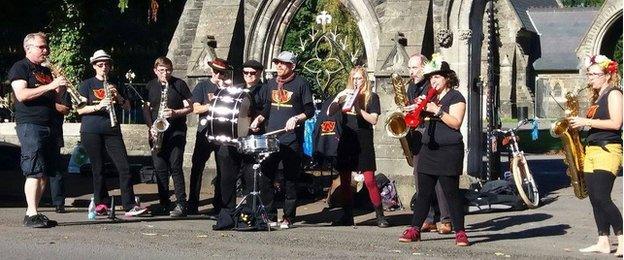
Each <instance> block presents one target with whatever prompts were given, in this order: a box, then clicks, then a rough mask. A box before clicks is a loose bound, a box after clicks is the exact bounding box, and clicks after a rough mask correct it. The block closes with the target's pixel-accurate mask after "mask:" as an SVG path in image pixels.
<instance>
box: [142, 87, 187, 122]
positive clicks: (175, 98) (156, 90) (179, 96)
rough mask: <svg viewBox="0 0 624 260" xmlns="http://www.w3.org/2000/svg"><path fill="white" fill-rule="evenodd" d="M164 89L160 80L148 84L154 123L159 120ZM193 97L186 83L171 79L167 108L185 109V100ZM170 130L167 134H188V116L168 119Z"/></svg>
mask: <svg viewBox="0 0 624 260" xmlns="http://www.w3.org/2000/svg"><path fill="white" fill-rule="evenodd" d="M163 88H164V85H161V84H160V82H159V81H158V79H153V80H151V81H150V82H148V83H147V89H148V91H149V97H148V100H149V102H150V108H151V114H152V122H154V121H155V120H156V118H158V109H159V108H160V96H161V92H162V90H163ZM192 98H193V95H192V94H191V91H190V90H189V88H188V86H187V85H186V82H184V81H183V80H181V79H179V78H176V77H171V78H170V79H169V90H168V91H167V108H170V109H180V108H184V103H183V101H184V100H187V99H192ZM167 120H168V121H169V129H168V130H167V132H171V131H173V132H183V133H184V134H185V133H186V116H182V117H175V118H168V119H167Z"/></svg>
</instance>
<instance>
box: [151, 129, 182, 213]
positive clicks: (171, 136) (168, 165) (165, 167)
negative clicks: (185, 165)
mask: <svg viewBox="0 0 624 260" xmlns="http://www.w3.org/2000/svg"><path fill="white" fill-rule="evenodd" d="M185 145H186V133H184V132H173V133H171V132H165V134H164V136H163V143H162V148H161V149H160V152H158V153H154V152H152V160H153V161H154V171H155V173H156V181H157V184H158V197H159V199H160V204H161V205H163V206H168V204H169V202H170V200H169V176H171V179H173V188H174V191H175V195H176V200H177V203H178V204H180V205H182V206H184V207H186V191H185V185H184V172H183V170H182V162H183V157H184V146H185Z"/></svg>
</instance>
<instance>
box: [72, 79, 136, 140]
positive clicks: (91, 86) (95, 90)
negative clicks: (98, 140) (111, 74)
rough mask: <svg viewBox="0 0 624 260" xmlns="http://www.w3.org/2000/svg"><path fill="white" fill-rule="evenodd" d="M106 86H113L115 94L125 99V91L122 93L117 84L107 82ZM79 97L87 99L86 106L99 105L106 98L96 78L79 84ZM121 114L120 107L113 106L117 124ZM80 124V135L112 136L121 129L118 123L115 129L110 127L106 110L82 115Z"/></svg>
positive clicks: (122, 90)
mask: <svg viewBox="0 0 624 260" xmlns="http://www.w3.org/2000/svg"><path fill="white" fill-rule="evenodd" d="M108 84H111V85H114V86H115V88H117V92H118V93H119V94H120V95H121V96H122V97H123V98H124V99H126V91H124V89H125V88H124V87H123V86H122V85H119V84H114V83H112V82H108ZM79 92H80V95H82V96H83V97H85V98H87V105H96V104H99V103H100V102H101V101H102V99H104V98H105V97H106V92H105V91H104V86H103V81H101V80H99V79H97V78H96V77H92V78H89V79H86V80H85V81H83V82H82V83H80V90H79ZM122 113H123V111H122V109H121V106H120V105H119V104H115V115H116V116H117V122H120V121H121V120H120V117H121V114H122ZM81 122H82V123H81V124H80V132H81V133H91V134H113V133H121V128H120V126H119V123H118V124H117V125H116V126H115V127H111V122H110V115H109V113H108V110H106V109H103V110H101V111H97V112H94V113H89V114H84V115H82V119H81Z"/></svg>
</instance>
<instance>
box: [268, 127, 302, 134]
mask: <svg viewBox="0 0 624 260" xmlns="http://www.w3.org/2000/svg"><path fill="white" fill-rule="evenodd" d="M299 126H300V125H296V126H295V128H297V127H299ZM284 131H287V130H286V128H285V127H284V128H282V129H278V130H275V131H271V132H268V133H265V134H263V135H262V136H269V135H276V134H279V133H281V132H284Z"/></svg>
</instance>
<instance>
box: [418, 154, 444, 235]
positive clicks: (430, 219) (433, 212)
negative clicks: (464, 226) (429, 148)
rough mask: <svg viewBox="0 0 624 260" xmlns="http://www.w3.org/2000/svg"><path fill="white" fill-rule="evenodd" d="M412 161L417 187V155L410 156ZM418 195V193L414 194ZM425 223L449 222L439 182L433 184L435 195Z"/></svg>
mask: <svg viewBox="0 0 624 260" xmlns="http://www.w3.org/2000/svg"><path fill="white" fill-rule="evenodd" d="M412 162H413V165H414V172H413V175H414V183H415V184H416V187H418V171H417V168H418V155H414V156H413V157H412ZM416 196H418V194H416ZM425 222H427V223H433V224H435V223H437V222H442V223H449V222H451V213H450V210H449V206H448V202H447V201H446V197H445V196H444V191H443V190H442V186H441V185H440V182H438V183H437V184H436V185H435V196H433V198H432V202H431V208H429V214H427V219H425Z"/></svg>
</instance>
